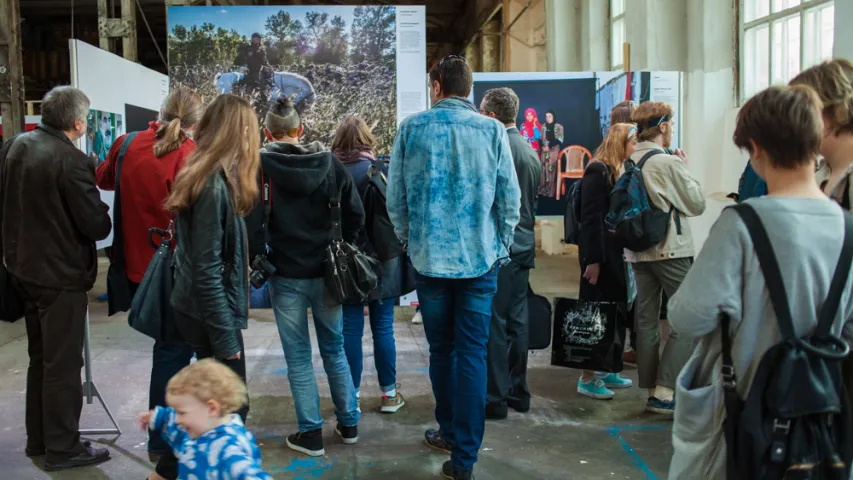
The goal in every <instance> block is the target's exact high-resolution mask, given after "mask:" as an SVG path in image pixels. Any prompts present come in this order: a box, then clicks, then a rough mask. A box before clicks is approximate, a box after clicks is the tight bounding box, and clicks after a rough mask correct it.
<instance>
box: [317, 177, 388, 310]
mask: <svg viewBox="0 0 853 480" xmlns="http://www.w3.org/2000/svg"><path fill="white" fill-rule="evenodd" d="M326 183H327V185H328V188H329V190H330V194H329V208H330V209H331V211H332V241H331V242H330V243H329V245H328V246H327V247H326V250H325V252H324V259H323V261H324V265H325V277H324V280H325V282H326V288H328V289H329V292H330V293H331V294H332V297H334V298H335V299H336V300H337V301H338V302H340V303H342V304H344V305H359V304H363V303H364V301H365V300H366V299H367V297H368V295H370V292H372V291H373V289H375V288H376V286H377V285H378V284H379V274H378V272H379V268H380V263H379V260H377V259H375V258H373V257H371V256H370V255H368V254H366V253H364V252H363V251H361V250H360V249H359V248H358V247H356V246H355V245H353V244H351V243H348V242H345V241H344V239H343V231H342V230H341V190H340V187H339V186H338V182H337V178H336V176H335V165H332V166H331V167H329V173H328V177H327V179H326Z"/></svg>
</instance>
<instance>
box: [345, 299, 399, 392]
mask: <svg viewBox="0 0 853 480" xmlns="http://www.w3.org/2000/svg"><path fill="white" fill-rule="evenodd" d="M368 309H369V310H370V332H371V333H372V335H373V363H374V365H375V366H376V374H377V376H378V377H379V388H380V389H381V390H382V393H388V392H390V391H391V390H394V388H395V387H396V386H397V346H396V344H395V343H394V299H388V300H374V301H372V302H370V305H368ZM343 312H344V313H343V315H344V352H346V355H347V362H349V369H350V372H351V373H352V384H353V386H354V387H355V391H356V392H357V391H359V390H360V389H361V373H362V371H363V370H364V355H363V353H362V348H361V345H362V336H364V305H344V306H343Z"/></svg>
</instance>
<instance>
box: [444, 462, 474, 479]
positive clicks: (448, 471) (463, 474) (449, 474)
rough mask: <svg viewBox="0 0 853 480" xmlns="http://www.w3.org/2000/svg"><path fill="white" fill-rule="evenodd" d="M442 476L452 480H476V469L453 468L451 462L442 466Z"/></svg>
mask: <svg viewBox="0 0 853 480" xmlns="http://www.w3.org/2000/svg"><path fill="white" fill-rule="evenodd" d="M441 474H442V475H443V476H444V478H449V479H450V480H474V469H473V468H472V469H471V470H467V471H466V470H462V469H459V468H456V467H454V466H453V464H452V463H450V460H448V461H446V462H444V465H442V466H441Z"/></svg>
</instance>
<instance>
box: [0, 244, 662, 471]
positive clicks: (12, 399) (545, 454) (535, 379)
mask: <svg viewBox="0 0 853 480" xmlns="http://www.w3.org/2000/svg"><path fill="white" fill-rule="evenodd" d="M104 269H105V266H104ZM534 272H535V273H534V274H533V275H532V276H531V283H532V285H533V288H534V290H536V291H537V293H541V294H543V295H545V296H546V297H549V298H550V297H553V296H557V295H560V296H567V295H574V294H576V293H577V279H578V277H579V273H578V267H577V258H576V257H574V256H562V257H542V258H540V259H539V261H538V268H537V269H536V270H535V271H534ZM102 276H103V275H102ZM103 292H104V286H103V280H102V281H101V282H100V283H99V285H98V286H97V287H96V288H95V290H94V291H93V292H92V298H94V297H95V296H97V295H99V294H101V293H103ZM412 313H413V310H412V309H411V308H398V309H397V323H396V326H395V327H396V328H395V330H396V339H397V352H398V354H397V372H398V382H399V383H400V384H401V387H400V392H401V393H403V395H404V396H405V397H406V401H407V405H406V406H405V407H404V408H403V409H402V410H401V411H400V412H398V413H397V414H395V415H381V414H379V413H376V410H377V409H378V407H379V389H378V384H377V378H376V371H375V369H374V368H373V365H372V360H371V359H370V358H367V359H366V361H365V375H364V379H363V382H362V397H363V400H362V409H363V411H364V414H363V415H362V420H361V423H360V425H359V427H360V429H359V434H360V441H359V443H358V445H356V446H344V445H343V444H341V443H340V442H339V441H338V439H337V438H335V437H334V436H333V434H332V431H333V430H332V429H333V428H334V423H335V422H334V413H333V407H332V403H331V400H330V395H329V389H328V383H327V381H326V378H325V375H324V374H323V368H322V362H321V360H320V357H319V354H317V353H316V347H315V356H314V362H315V369H316V372H317V377H318V382H319V384H320V393H321V396H322V402H321V405H322V410H323V415H324V418H325V419H326V421H327V424H326V427H325V430H326V432H325V437H324V438H325V440H326V456H325V457H321V458H308V457H305V456H303V455H301V454H297V453H295V452H292V451H290V450H288V449H287V448H286V447H285V446H284V445H283V442H284V437H285V436H286V435H287V434H289V433H292V432H293V431H294V430H295V423H296V419H295V414H294V411H293V398H292V396H291V394H290V388H289V386H288V382H287V376H286V375H287V369H286V365H285V362H284V356H283V353H282V350H281V345H280V343H279V338H278V333H277V330H276V328H275V322H274V320H273V316H272V312H271V311H267V310H260V311H253V312H252V315H251V316H252V320H251V321H250V324H249V329H248V330H247V331H246V332H245V334H244V335H245V340H246V353H247V355H246V356H247V360H248V379H249V391H250V394H251V413H250V414H249V421H248V423H249V428H250V429H251V430H252V431H253V432H254V433H255V435H256V436H257V437H258V441H259V444H260V447H261V450H262V452H263V456H264V467H265V469H266V470H267V471H268V472H269V473H270V474H272V476H273V477H274V478H276V479H304V480H308V479H318V478H323V479H356V478H376V479H412V480H416V479H434V478H440V475H439V473H438V472H439V470H440V468H441V464H442V463H443V462H444V461H445V460H446V459H447V457H446V456H444V455H441V454H439V453H436V452H434V451H432V450H430V449H428V448H427V447H425V446H424V445H423V443H421V439H422V438H423V431H424V430H425V429H426V428H430V427H434V422H433V413H432V411H433V399H432V393H431V390H430V382H429V376H428V362H429V357H428V350H427V344H426V340H425V338H424V334H423V328H422V326H419V325H412V324H411V323H410V322H409V321H408V320H409V319H410V318H411V315H412ZM90 314H91V331H92V333H91V341H92V353H93V355H94V359H93V362H92V365H93V370H94V378H95V383H96V384H97V386H98V387H99V389H100V391H101V392H102V393H103V395H104V397H105V398H106V400H107V403H108V404H109V406H110V407H111V408H112V411H113V413H114V414H115V415H116V416H117V418H118V421H119V424H120V426H121V428H122V431H123V432H124V433H123V434H122V435H120V436H117V437H111V436H102V435H95V436H92V437H90V439H91V440H92V441H94V442H96V443H98V444H101V445H104V446H107V447H109V449H110V450H111V453H112V460H111V461H109V462H107V463H104V464H102V465H99V466H97V467H92V468H86V469H80V470H77V471H67V472H60V473H55V474H47V473H45V472H43V470H42V468H41V467H42V462H41V461H40V460H30V459H28V458H27V457H26V456H24V453H23V449H24V442H25V438H26V437H25V430H24V401H23V400H24V393H25V380H26V366H27V349H26V332H25V329H24V325H23V322H18V323H17V324H12V325H9V324H2V325H0V372H2V373H0V412H2V413H0V419H1V420H0V429H2V430H0V465H2V470H3V471H2V473H0V479H48V478H53V479H68V480H71V479H89V480H92V479H121V480H124V479H138V480H141V479H143V478H145V477H146V475H148V474H149V473H150V472H151V471H152V466H151V464H150V463H149V462H148V458H147V454H146V449H145V438H146V437H145V434H144V433H143V432H139V431H137V429H136V427H135V426H134V418H135V416H136V414H137V413H138V412H140V411H142V410H144V409H145V408H146V407H147V404H148V379H149V372H150V368H151V359H150V355H151V353H150V351H151V345H152V341H151V340H149V339H148V338H147V337H145V336H143V335H141V334H139V333H136V332H134V331H133V330H131V329H130V328H129V327H128V326H127V323H126V319H125V317H124V316H116V317H112V318H108V317H107V316H106V306H105V305H104V304H100V303H97V302H94V301H93V303H92V305H91V307H90ZM312 332H313V329H312ZM315 342H316V340H315ZM372 350H373V348H372V342H371V339H370V333H369V328H368V330H367V332H366V333H365V337H364V352H365V356H366V357H372ZM625 375H626V376H627V377H629V378H632V379H634V381H635V382H636V370H626V371H625ZM528 378H529V384H530V390H531V392H532V393H533V402H532V409H531V411H530V412H529V413H527V414H524V415H521V414H518V413H515V412H512V411H511V413H510V416H509V418H508V419H507V420H504V421H500V422H489V423H488V424H487V426H486V437H485V440H484V442H483V447H482V450H481V452H480V461H479V463H478V464H477V469H476V477H477V478H478V479H508V480H509V479H512V480H516V479H518V480H522V479H537V480H547V479H555V480H556V479H560V480H563V479H622V478H626V479H629V478H630V479H640V478H643V479H658V478H666V474H667V469H668V466H669V458H670V456H671V454H672V447H671V441H670V438H671V422H668V421H666V420H663V419H661V418H659V417H655V416H651V415H648V414H645V413H644V412H643V407H644V403H645V397H646V395H645V394H644V392H641V391H640V390H639V389H637V388H633V389H629V390H627V391H622V392H619V393H618V394H617V397H616V399H614V400H612V401H597V400H592V399H589V398H586V397H581V396H580V395H578V394H577V392H576V391H575V389H576V385H577V378H578V372H577V371H572V370H569V369H565V368H559V367H551V366H550V351H540V352H531V354H530V370H529V377H528ZM106 427H109V421H108V419H107V417H106V415H105V414H104V412H103V410H102V409H101V407H100V405H99V404H98V403H97V400H96V401H95V403H94V404H92V405H84V408H83V416H82V420H81V428H90V429H91V428H106Z"/></svg>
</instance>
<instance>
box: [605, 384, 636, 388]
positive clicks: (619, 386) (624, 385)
mask: <svg viewBox="0 0 853 480" xmlns="http://www.w3.org/2000/svg"><path fill="white" fill-rule="evenodd" d="M604 386H605V387H607V388H609V389H611V390H613V389H616V390H620V389H624V388H631V387H633V386H634V384H633V383H627V384H626V383H619V384H614V385H610V384H609V383H605V384H604Z"/></svg>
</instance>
